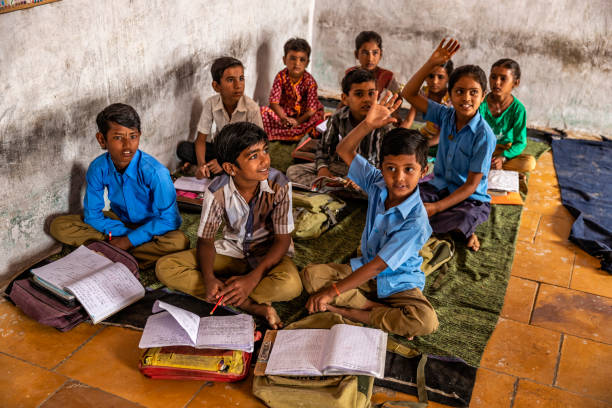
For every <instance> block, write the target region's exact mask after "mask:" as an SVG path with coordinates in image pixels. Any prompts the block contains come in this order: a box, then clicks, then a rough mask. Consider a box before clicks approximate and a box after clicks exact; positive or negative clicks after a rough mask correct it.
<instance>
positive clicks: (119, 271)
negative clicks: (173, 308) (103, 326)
mask: <svg viewBox="0 0 612 408" xmlns="http://www.w3.org/2000/svg"><path fill="white" fill-rule="evenodd" d="M66 289H67V290H69V291H70V292H71V293H73V294H74V295H75V296H76V297H77V299H79V302H81V304H82V305H83V307H84V308H85V310H86V311H87V313H88V314H89V316H90V317H91V320H92V321H93V323H94V324H96V323H98V322H99V321H101V320H104V319H105V318H107V317H108V316H110V315H112V314H113V313H116V312H118V311H119V310H121V309H123V308H124V307H125V306H127V305H130V304H132V303H133V302H135V301H136V300H138V299H140V298H142V297H143V296H144V294H145V290H144V287H143V286H142V285H141V284H140V282H139V281H138V279H136V277H135V276H134V275H133V274H132V272H130V270H129V269H128V268H127V266H125V265H123V264H122V263H119V262H115V263H112V264H111V265H109V266H107V267H106V268H103V269H100V270H99V271H96V272H95V273H92V274H91V275H89V276H86V277H84V278H82V279H81V280H79V281H77V282H74V283H72V284H70V285H68V286H66Z"/></svg>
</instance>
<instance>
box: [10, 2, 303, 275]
mask: <svg viewBox="0 0 612 408" xmlns="http://www.w3.org/2000/svg"><path fill="white" fill-rule="evenodd" d="M313 11H314V0H307V1H299V0H266V1H257V2H252V1H247V0H232V1H231V2H228V1H222V0H217V1H191V0H176V1H161V0H131V1H129V2H127V1H121V2H119V1H115V0H96V1H88V0H65V1H60V2H56V3H52V4H49V5H43V6H39V7H35V8H31V9H28V10H22V11H16V12H12V13H8V14H0V38H2V41H0V95H1V97H0V195H1V196H0V198H1V199H0V259H2V261H0V283H2V281H4V280H6V279H8V277H9V276H10V275H11V274H12V273H15V272H16V271H17V270H18V269H19V268H21V267H23V266H24V265H25V264H26V263H28V262H29V261H30V260H31V259H33V258H34V257H36V256H38V255H42V254H43V253H44V252H45V251H46V250H47V249H48V248H49V247H50V246H51V244H52V242H53V240H52V239H51V238H50V237H49V236H48V234H47V231H48V223H49V221H50V220H51V219H52V217H54V216H55V215H57V214H61V213H74V212H78V211H80V210H81V209H82V195H83V193H84V176H85V171H86V170H87V167H88V165H89V163H90V162H91V160H92V159H94V158H95V157H97V156H98V155H99V154H101V153H102V151H101V150H100V148H99V146H98V144H97V143H96V141H95V133H96V127H95V116H96V114H97V113H98V112H99V111H100V110H102V109H103V108H104V107H105V106H107V105H108V104H110V103H114V102H124V103H128V104H131V105H133V106H134V107H135V108H136V110H137V111H138V112H139V114H140V116H141V122H142V132H143V136H142V138H141V142H140V147H141V149H142V150H144V151H146V152H148V153H150V154H152V155H154V156H155V157H157V158H158V159H159V160H160V161H161V162H162V163H163V164H165V165H167V166H169V167H172V166H175V165H176V158H175V153H174V151H175V146H176V144H177V142H178V141H179V140H184V139H187V138H193V136H194V133H195V129H196V125H197V121H198V119H199V116H200V113H201V110H202V103H203V101H204V100H205V99H206V98H207V97H209V96H211V95H212V94H213V90H212V88H211V86H210V83H211V76H210V66H211V63H212V61H213V59H215V58H216V57H219V56H221V55H231V56H234V57H237V58H239V59H241V60H242V62H243V63H244V64H245V67H246V72H245V75H246V81H247V83H246V94H247V95H249V96H253V95H254V96H255V99H256V100H258V101H260V102H262V103H266V102H267V98H268V92H269V89H270V87H271V84H272V80H273V77H274V75H275V73H276V72H277V71H278V70H280V69H281V68H282V60H281V58H282V54H283V52H282V46H283V44H284V42H285V41H286V39H287V38H288V37H291V36H301V37H305V38H309V37H310V36H311V35H312V25H311V22H312V15H313Z"/></svg>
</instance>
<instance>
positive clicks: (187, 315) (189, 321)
mask: <svg viewBox="0 0 612 408" xmlns="http://www.w3.org/2000/svg"><path fill="white" fill-rule="evenodd" d="M161 310H166V311H167V312H168V313H170V314H171V315H172V317H173V318H174V320H176V321H177V323H178V324H179V325H180V326H181V327H182V329H183V330H184V331H185V332H186V333H187V335H188V336H189V338H190V339H191V342H192V343H193V344H196V342H197V338H198V328H199V327H200V316H198V315H197V314H195V313H191V312H189V311H187V310H185V309H181V308H180V307H176V306H172V305H170V304H168V303H166V302H161V301H159V300H156V301H155V303H154V304H153V313H157V312H159V311H161Z"/></svg>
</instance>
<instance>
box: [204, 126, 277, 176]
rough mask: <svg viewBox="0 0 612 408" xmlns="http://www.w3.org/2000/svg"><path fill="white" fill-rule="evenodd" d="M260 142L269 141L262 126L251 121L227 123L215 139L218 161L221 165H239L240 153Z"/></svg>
mask: <svg viewBox="0 0 612 408" xmlns="http://www.w3.org/2000/svg"><path fill="white" fill-rule="evenodd" d="M260 142H265V143H268V135H267V134H266V132H265V131H264V130H263V129H262V128H260V127H259V126H257V125H255V124H253V123H251V122H236V123H230V124H228V125H225V126H224V127H223V129H221V131H220V132H219V134H218V135H217V138H216V139H215V149H216V152H217V161H218V162H219V164H220V165H223V163H232V164H235V165H236V166H238V162H237V159H238V156H240V153H242V151H243V150H244V149H247V148H249V147H251V146H253V145H256V144H257V143H260ZM238 167H240V166H238Z"/></svg>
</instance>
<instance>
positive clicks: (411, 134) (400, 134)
mask: <svg viewBox="0 0 612 408" xmlns="http://www.w3.org/2000/svg"><path fill="white" fill-rule="evenodd" d="M428 151H429V146H428V144H427V138H426V137H425V136H423V135H422V134H421V133H420V132H418V131H417V130H414V129H404V128H396V129H393V130H391V131H390V132H389V133H387V134H386V135H385V136H383V140H382V143H381V146H380V162H381V163H382V162H383V161H384V160H385V157H387V156H397V155H400V154H414V156H415V157H416V160H417V162H418V163H419V164H420V165H421V169H424V168H425V167H426V166H427V152H428Z"/></svg>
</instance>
